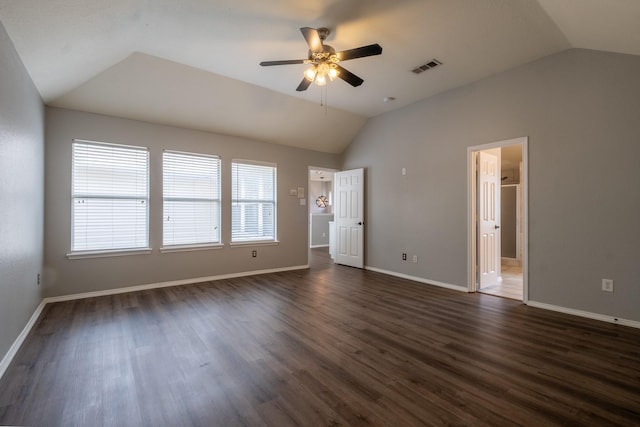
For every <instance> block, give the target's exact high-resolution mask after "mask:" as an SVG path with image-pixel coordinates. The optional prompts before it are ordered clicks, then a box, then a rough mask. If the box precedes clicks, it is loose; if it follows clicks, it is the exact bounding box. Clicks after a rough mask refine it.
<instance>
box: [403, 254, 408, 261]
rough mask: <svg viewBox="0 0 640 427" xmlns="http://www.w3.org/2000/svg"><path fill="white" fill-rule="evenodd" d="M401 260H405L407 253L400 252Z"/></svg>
mask: <svg viewBox="0 0 640 427" xmlns="http://www.w3.org/2000/svg"><path fill="white" fill-rule="evenodd" d="M402 260H403V261H406V260H407V254H406V252H402Z"/></svg>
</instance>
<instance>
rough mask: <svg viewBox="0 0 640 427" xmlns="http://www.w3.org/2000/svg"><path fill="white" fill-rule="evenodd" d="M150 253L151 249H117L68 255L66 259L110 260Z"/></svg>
mask: <svg viewBox="0 0 640 427" xmlns="http://www.w3.org/2000/svg"><path fill="white" fill-rule="evenodd" d="M150 253H151V248H141V249H119V250H114V251H84V252H71V253H68V254H67V259H86V258H110V257H117V256H129V255H148V254H150Z"/></svg>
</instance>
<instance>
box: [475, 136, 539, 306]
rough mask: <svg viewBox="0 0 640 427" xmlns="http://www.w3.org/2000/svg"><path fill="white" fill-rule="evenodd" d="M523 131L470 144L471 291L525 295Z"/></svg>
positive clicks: (524, 298) (514, 296)
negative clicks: (509, 137) (513, 136)
mask: <svg viewBox="0 0 640 427" xmlns="http://www.w3.org/2000/svg"><path fill="white" fill-rule="evenodd" d="M527 142H528V139H527V138H526V137H522V138H516V139H512V140H508V141H499V142H495V143H491V144H485V145H479V146H474V147H469V148H468V150H467V158H468V172H469V187H468V194H469V203H468V206H469V211H468V218H469V223H468V260H469V263H468V264H469V277H468V289H469V292H482V293H486V294H491V295H496V296H501V297H505V298H511V299H517V300H520V301H523V302H525V303H526V302H527V301H528V280H527V265H528V256H527V250H528V245H527V231H528V226H527V206H528V202H527V200H528V190H527V189H528V186H527V177H528V173H527V170H528V159H527Z"/></svg>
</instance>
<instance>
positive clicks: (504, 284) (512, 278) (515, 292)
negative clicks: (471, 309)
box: [480, 263, 523, 301]
mask: <svg viewBox="0 0 640 427" xmlns="http://www.w3.org/2000/svg"><path fill="white" fill-rule="evenodd" d="M501 268H502V281H501V282H498V284H497V285H495V286H487V287H484V288H482V289H480V292H482V293H484V294H490V295H495V296H499V297H504V298H511V299H517V300H520V301H522V290H523V285H522V267H521V266H518V265H508V264H504V263H503V264H502V267H501Z"/></svg>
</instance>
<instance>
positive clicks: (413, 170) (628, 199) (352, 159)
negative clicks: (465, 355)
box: [343, 49, 640, 321]
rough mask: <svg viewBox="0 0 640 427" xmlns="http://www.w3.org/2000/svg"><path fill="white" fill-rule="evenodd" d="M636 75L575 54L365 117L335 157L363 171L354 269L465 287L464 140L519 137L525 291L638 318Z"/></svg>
mask: <svg viewBox="0 0 640 427" xmlns="http://www.w3.org/2000/svg"><path fill="white" fill-rule="evenodd" d="M445 67H446V65H445ZM441 71H442V72H445V68H443V69H442V70H441ZM638 76H640V57H637V56H631V55H620V54H614V53H605V52H597V51H589V50H581V49H574V50H569V51H565V52H562V53H559V54H556V55H552V56H549V57H546V58H543V59H541V60H538V61H536V62H533V63H531V64H528V65H525V66H522V67H519V68H516V69H514V70H511V71H508V72H505V73H501V74H498V75H496V76H493V77H490V78H487V79H484V80H482V81H480V82H477V83H474V84H471V85H468V86H465V87H463V88H459V89H456V90H453V91H449V92H447V93H443V94H441V95H438V96H435V97H432V98H430V99H428V100H425V101H423V102H420V103H417V104H414V105H412V106H408V107H406V108H403V109H400V110H398V111H395V112H390V113H387V114H384V115H381V116H378V117H376V118H373V119H371V120H370V121H369V122H368V123H367V125H366V126H365V128H364V129H363V131H362V132H361V133H360V134H359V136H358V137H357V138H356V140H355V141H354V142H353V143H352V145H351V146H350V147H349V148H348V149H347V151H346V152H345V153H344V159H343V166H344V168H356V167H365V168H367V172H366V176H367V181H366V184H365V185H366V196H367V202H366V209H367V211H366V215H367V218H366V224H367V232H366V260H365V262H366V265H368V266H373V267H377V268H381V269H386V270H390V271H394V272H398V273H405V274H410V275H414V276H417V277H421V278H425V279H431V280H437V281H441V282H445V283H450V284H454V285H459V286H465V287H466V286H467V269H468V266H467V163H466V162H467V147H469V146H474V145H478V144H484V143H490V142H494V141H501V140H506V139H511V138H516V137H521V136H528V137H529V153H528V154H529V168H530V169H529V250H530V252H529V269H530V270H529V297H530V299H531V300H533V301H537V302H542V303H547V304H553V305H557V306H562V307H567V308H572V309H577V310H584V311H588V312H592V313H599V314H603V315H610V316H617V317H621V318H626V319H629V320H635V321H640V310H639V309H638V307H640V279H639V278H640V262H638V260H639V259H640V244H639V242H640V226H639V225H638V212H640V191H638V186H639V185H640V167H639V166H638V165H639V159H640V143H639V142H638V141H639V138H640V79H639V78H638ZM426 78H428V76H427V77H426ZM402 167H406V168H407V176H406V177H403V176H402V175H401V168H402ZM402 252H408V253H409V254H416V255H418V256H419V262H418V263H417V264H413V263H411V262H403V261H401V256H400V255H401V253H402ZM602 278H611V279H614V280H615V292H614V293H613V294H609V293H603V292H602V291H601V279H602Z"/></svg>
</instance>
